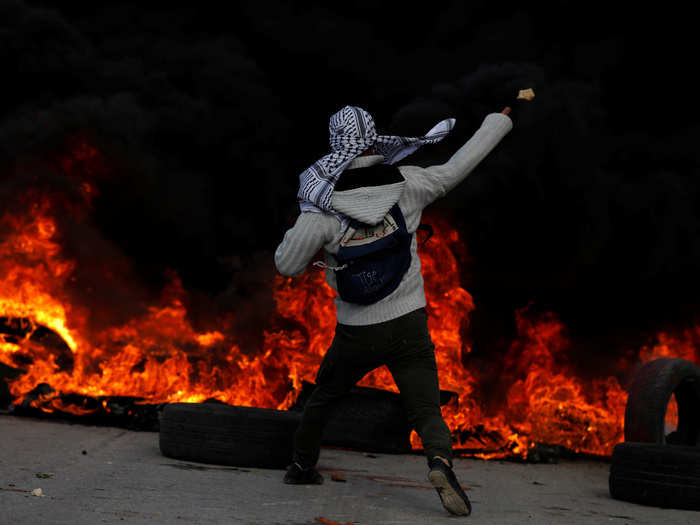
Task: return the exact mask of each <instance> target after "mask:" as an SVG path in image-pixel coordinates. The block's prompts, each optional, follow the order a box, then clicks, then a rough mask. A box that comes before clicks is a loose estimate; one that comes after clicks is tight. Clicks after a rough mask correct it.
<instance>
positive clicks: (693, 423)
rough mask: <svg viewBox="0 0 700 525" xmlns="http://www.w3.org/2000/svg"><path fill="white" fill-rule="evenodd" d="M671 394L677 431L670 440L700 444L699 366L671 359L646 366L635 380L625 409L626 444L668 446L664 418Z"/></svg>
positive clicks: (677, 442) (664, 359) (690, 444)
mask: <svg viewBox="0 0 700 525" xmlns="http://www.w3.org/2000/svg"><path fill="white" fill-rule="evenodd" d="M672 394H674V395H675V397H676V402H677V404H678V429H677V430H676V431H675V432H673V437H672V438H670V439H669V440H668V441H669V442H672V443H673V444H677V445H688V446H693V445H698V444H700V367H698V366H697V365H696V364H694V363H692V362H690V361H687V360H685V359H673V358H668V357H663V358H661V359H656V360H654V361H650V362H648V363H646V364H645V365H644V366H642V368H641V369H640V370H639V372H638V373H637V375H636V376H635V377H634V380H633V381H632V384H631V386H630V390H629V397H628V399H627V406H626V407H625V441H632V442H643V443H666V442H667V439H666V435H665V431H664V419H665V416H666V407H667V406H668V402H669V401H670V399H671V395H672Z"/></svg>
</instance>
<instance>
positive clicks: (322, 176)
mask: <svg viewBox="0 0 700 525" xmlns="http://www.w3.org/2000/svg"><path fill="white" fill-rule="evenodd" d="M454 124H455V119H453V118H448V119H445V120H442V121H440V122H438V123H437V124H436V125H435V126H433V127H432V129H430V131H428V132H427V133H426V134H425V135H423V136H422V137H396V136H392V135H378V134H377V131H376V129H375V126H374V119H373V118H372V116H371V115H370V114H369V113H367V112H366V111H365V110H364V109H362V108H359V107H357V106H345V107H344V108H343V109H341V110H340V111H338V112H337V113H335V114H334V115H332V116H331V118H330V121H329V123H328V131H329V132H330V146H331V150H332V151H333V152H332V153H329V154H328V155H326V156H324V157H322V158H321V159H319V160H317V161H316V162H314V163H313V164H312V165H311V166H309V167H308V168H307V169H306V170H304V171H303V172H302V173H301V174H300V175H299V193H298V194H297V198H298V200H299V207H300V208H301V211H315V212H320V211H327V212H329V213H332V214H334V215H336V216H337V217H338V218H339V219H340V220H341V222H342V218H341V217H340V216H339V215H340V214H338V212H336V211H335V210H333V207H332V206H331V198H332V196H333V189H334V188H335V184H336V182H338V179H339V177H340V174H341V173H342V172H343V170H344V169H345V168H346V167H347V165H348V164H350V163H351V162H352V161H353V160H354V159H355V157H357V156H358V155H359V154H360V153H362V152H364V151H365V150H366V149H367V148H369V147H370V146H374V153H375V154H377V155H383V156H384V161H383V163H384V164H394V163H396V162H398V161H400V160H401V159H403V158H404V157H406V156H408V155H410V154H411V153H413V152H414V151H416V150H417V149H418V148H420V147H421V146H423V145H424V144H434V143H435V142H439V141H441V140H442V139H443V138H445V137H446V136H447V134H448V133H449V132H450V131H451V130H452V128H453V127H454Z"/></svg>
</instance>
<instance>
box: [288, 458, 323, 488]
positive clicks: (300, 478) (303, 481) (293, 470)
mask: <svg viewBox="0 0 700 525" xmlns="http://www.w3.org/2000/svg"><path fill="white" fill-rule="evenodd" d="M284 482H285V483H287V484H288V485H322V484H323V476H321V474H319V472H318V471H317V470H316V469H315V468H313V467H310V468H307V469H303V468H301V465H299V463H292V465H291V466H290V467H289V470H287V473H286V474H285V475H284Z"/></svg>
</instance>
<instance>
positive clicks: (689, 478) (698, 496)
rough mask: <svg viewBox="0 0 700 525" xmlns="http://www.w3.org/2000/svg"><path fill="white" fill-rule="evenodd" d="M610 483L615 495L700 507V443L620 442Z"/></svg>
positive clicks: (678, 506) (657, 504)
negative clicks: (687, 444) (685, 444)
mask: <svg viewBox="0 0 700 525" xmlns="http://www.w3.org/2000/svg"><path fill="white" fill-rule="evenodd" d="M609 486H610V495H611V496H612V497H613V498H615V499H620V500H624V501H630V502H633V503H640V504H642V505H651V506H655V507H664V508H674V509H686V510H700V447H687V446H681V445H665V444H658V443H619V444H618V445H616V446H615V449H614V450H613V456H612V466H611V468H610V478H609Z"/></svg>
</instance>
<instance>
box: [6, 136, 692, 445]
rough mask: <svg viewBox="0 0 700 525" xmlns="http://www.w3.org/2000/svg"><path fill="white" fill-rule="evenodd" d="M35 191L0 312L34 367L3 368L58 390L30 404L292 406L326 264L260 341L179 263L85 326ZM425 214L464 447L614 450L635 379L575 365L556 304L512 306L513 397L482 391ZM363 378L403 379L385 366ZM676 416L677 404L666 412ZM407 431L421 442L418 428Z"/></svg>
mask: <svg viewBox="0 0 700 525" xmlns="http://www.w3.org/2000/svg"><path fill="white" fill-rule="evenodd" d="M76 148H77V149H76V153H75V154H74V155H73V157H71V158H63V159H62V160H60V161H59V165H60V166H61V169H62V170H64V172H65V173H66V175H67V176H74V177H79V176H80V174H81V173H83V172H84V173H83V174H85V173H88V174H90V173H92V172H94V171H98V170H100V169H102V165H103V160H102V159H101V157H100V156H99V153H98V152H97V151H96V150H95V149H94V148H92V147H90V146H88V145H86V144H84V143H82V142H78V146H76ZM81 170H82V171H81ZM80 185H81V186H80V187H81V188H82V191H83V194H84V197H85V200H86V205H87V206H89V203H90V202H91V199H92V198H93V197H94V196H95V195H96V193H97V190H96V188H95V187H94V185H93V184H91V183H90V182H89V181H84V180H82V181H80ZM29 199H30V202H31V205H30V206H29V207H28V208H27V209H26V213H23V214H21V215H12V214H10V213H9V212H6V213H5V214H4V215H2V216H0V232H1V235H0V316H2V317H7V318H12V319H20V320H24V321H23V322H24V329H23V330H21V332H22V333H23V335H20V336H11V337H10V336H5V337H4V338H3V336H2V334H0V362H2V363H5V364H7V365H9V366H12V367H15V368H19V369H22V370H24V371H25V373H23V374H21V375H19V377H17V378H16V379H13V380H8V384H9V387H10V392H11V394H12V395H13V396H14V397H15V398H16V399H18V400H21V399H22V398H23V397H24V396H25V395H26V394H27V393H28V392H30V391H32V390H33V389H35V387H36V386H37V385H39V384H41V383H46V384H48V385H50V386H51V387H52V389H53V392H52V393H49V394H46V393H45V394H42V395H40V396H38V397H37V398H36V399H34V400H33V401H32V404H33V405H34V406H37V407H40V408H41V409H43V410H45V411H49V412H50V411H54V410H59V411H63V412H72V413H76V414H85V413H90V412H91V411H93V410H95V409H93V408H89V407H86V406H77V405H74V404H70V403H66V402H65V401H64V400H63V399H62V398H61V395H62V394H79V395H82V396H89V397H93V398H97V399H99V398H104V397H109V396H132V397H136V398H140V399H141V402H143V403H165V402H201V401H204V400H206V399H218V400H220V401H223V402H225V403H229V404H232V405H242V406H257V407H265V408H277V409H286V408H288V407H290V406H291V405H292V403H293V402H294V401H295V400H296V398H297V397H298V394H299V392H300V390H301V387H302V382H303V381H309V382H313V381H314V378H315V374H316V371H317V369H318V366H319V364H320V362H321V359H322V358H323V355H324V353H325V352H326V350H327V348H328V347H329V346H330V343H331V340H332V338H333V331H334V328H335V324H336V316H335V308H334V305H333V299H334V295H335V293H334V292H333V291H332V290H331V288H330V287H329V286H328V285H327V284H326V283H325V281H324V276H323V272H322V271H316V270H314V269H312V268H311V267H310V269H309V271H307V273H305V274H304V275H302V276H300V277H298V278H295V279H290V278H285V277H282V276H277V277H276V278H275V280H274V283H273V284H272V286H273V293H274V298H275V302H276V308H277V311H276V319H271V320H270V324H269V326H268V328H267V329H266V330H265V331H264V333H263V346H262V348H261V349H260V350H259V351H258V352H254V353H251V352H243V351H242V350H241V348H240V346H239V344H237V342H236V334H235V333H233V330H231V329H230V328H229V326H228V325H227V324H226V323H225V322H224V323H222V324H221V327H220V329H219V330H209V331H205V332H198V331H197V330H196V329H195V328H194V327H193V325H192V323H191V322H190V321H189V319H188V316H187V313H188V312H187V310H186V308H185V306H184V305H185V304H187V293H186V292H185V290H184V289H183V287H182V285H181V283H180V281H179V279H178V278H177V276H175V275H173V276H172V277H171V279H170V284H169V285H168V286H167V287H166V289H165V290H164V291H163V293H162V296H161V299H160V301H158V302H157V304H153V305H151V306H150V307H148V308H147V310H146V313H145V314H144V315H141V316H139V317H135V318H132V319H130V320H128V321H127V322H123V323H121V324H116V325H114V326H111V327H109V328H107V329H102V330H97V329H95V328H94V327H92V326H90V321H89V319H90V316H89V315H88V313H89V312H88V306H87V305H83V304H80V303H79V302H76V301H75V300H73V299H72V298H71V296H70V294H69V292H68V289H69V286H68V284H69V283H70V282H71V279H72V276H73V273H74V271H75V269H76V265H77V264H78V262H77V261H73V260H69V259H67V258H66V257H65V256H64V254H63V252H62V249H61V245H60V232H59V231H58V227H57V224H58V222H57V221H56V213H57V212H56V210H55V209H54V208H53V206H52V202H51V199H50V198H48V197H46V196H42V195H41V194H39V193H37V194H36V195H31V196H29ZM428 221H429V222H431V223H432V224H433V226H434V227H435V230H436V233H435V235H434V236H433V238H432V239H431V240H430V242H428V243H427V244H426V246H425V247H424V248H421V262H422V272H423V277H424V280H425V289H426V297H427V302H428V304H427V309H428V313H429V329H430V334H431V337H432V339H433V342H434V343H435V353H436V360H437V364H438V370H439V375H440V387H441V388H442V389H443V390H449V391H453V392H455V393H456V394H457V397H456V398H454V399H453V400H452V401H451V402H450V403H449V404H447V405H446V406H444V407H443V415H444V417H445V420H446V421H447V423H448V425H449V426H450V428H451V429H452V432H453V436H454V439H455V448H457V449H464V450H470V451H472V453H473V455H475V456H476V457H481V458H485V459H488V458H492V457H503V456H506V455H521V456H526V455H527V453H528V451H529V450H530V449H531V448H532V447H533V446H534V445H535V444H536V443H548V444H559V445H563V446H566V447H568V448H570V449H572V450H574V451H579V452H586V453H590V454H599V455H610V454H611V452H612V449H613V447H614V445H615V444H616V443H618V442H619V441H621V440H622V438H623V429H622V424H623V419H624V407H625V403H626V399H627V395H626V392H625V391H624V389H623V388H622V386H621V385H620V384H619V382H618V380H617V379H616V378H615V377H601V378H599V379H594V380H584V379H581V378H580V377H579V375H578V374H577V373H576V371H575V370H574V368H573V367H572V366H571V365H570V364H569V363H568V362H567V352H568V351H569V350H570V347H571V344H570V342H569V341H568V339H567V337H566V331H565V328H564V326H563V325H562V324H561V322H559V321H558V319H557V318H556V317H555V316H554V315H553V314H549V315H544V316H539V317H537V316H533V315H531V314H530V313H529V311H528V310H527V309H524V310H522V311H519V312H517V326H518V334H519V335H518V338H517V339H516V341H515V343H513V345H512V346H511V348H510V349H509V351H508V353H507V354H506V355H505V356H504V358H503V362H502V363H500V364H501V366H502V367H503V374H502V378H501V380H500V383H499V384H498V387H499V388H500V389H501V391H502V392H506V396H505V400H506V401H505V402H504V403H503V404H501V405H500V406H492V405H493V404H491V405H490V404H489V403H487V402H486V400H485V399H483V398H482V396H483V394H482V392H481V390H480V380H481V379H482V378H480V377H479V374H478V372H477V371H475V370H472V369H471V368H470V351H471V349H470V347H469V345H468V344H467V343H466V342H465V341H464V340H463V339H462V337H463V335H464V334H467V333H468V328H469V315H470V313H471V312H472V311H473V310H474V302H473V301H472V297H471V296H470V294H469V293H468V292H467V291H466V290H464V289H463V288H462V287H461V286H460V282H459V269H458V262H457V258H456V257H455V253H459V252H460V251H462V250H463V249H464V247H463V243H462V241H461V240H460V237H459V233H458V232H457V231H456V230H455V229H454V228H453V227H451V226H450V225H449V224H448V223H447V222H445V221H443V220H441V219H439V218H437V217H430V218H429V219H428ZM281 320H283V321H284V322H281ZM39 326H43V327H47V328H49V329H50V330H52V331H53V332H55V333H56V334H58V335H59V336H60V337H61V338H62V340H63V341H64V342H65V345H66V347H62V346H61V345H60V344H56V343H55V342H54V343H52V344H47V343H46V341H42V340H40V338H36V337H34V336H33V334H34V333H35V331H36V329H37V327H39ZM699 349H700V328H698V327H696V328H694V329H692V330H687V331H686V332H684V333H683V334H681V335H671V334H667V333H660V334H659V335H658V342H657V343H656V344H655V345H652V346H650V347H644V348H642V349H640V351H639V359H641V360H642V361H648V360H650V359H654V358H656V357H660V356H673V357H683V358H685V359H688V360H691V361H694V362H696V363H700V353H699ZM359 384H360V385H361V386H371V387H377V388H383V389H386V390H391V391H394V392H396V391H397V389H396V386H395V385H394V382H393V379H392V378H391V375H390V373H389V372H388V370H387V369H386V368H385V367H381V368H379V369H377V370H375V371H374V372H373V373H371V374H369V375H368V376H366V377H365V378H364V379H363V380H362V381H361V382H360V383H359ZM102 404H103V408H105V409H107V404H106V403H105V402H103V403H102ZM673 417H674V416H673V408H672V407H671V409H670V410H669V417H668V418H667V423H668V424H673ZM411 442H412V444H413V446H414V448H416V449H419V448H420V447H421V442H420V438H419V437H418V436H417V434H416V433H415V432H413V433H412V435H411Z"/></svg>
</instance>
